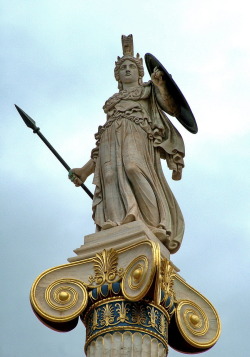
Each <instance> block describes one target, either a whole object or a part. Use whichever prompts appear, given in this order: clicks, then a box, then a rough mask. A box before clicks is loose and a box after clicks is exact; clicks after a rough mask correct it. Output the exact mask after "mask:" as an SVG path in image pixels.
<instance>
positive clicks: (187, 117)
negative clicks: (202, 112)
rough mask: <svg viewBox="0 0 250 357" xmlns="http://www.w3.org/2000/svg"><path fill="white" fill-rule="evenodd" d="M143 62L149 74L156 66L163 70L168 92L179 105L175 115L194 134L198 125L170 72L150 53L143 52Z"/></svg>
mask: <svg viewBox="0 0 250 357" xmlns="http://www.w3.org/2000/svg"><path fill="white" fill-rule="evenodd" d="M145 62H146V66H147V69H148V72H149V74H150V75H151V74H152V73H153V72H154V68H155V67H157V68H158V69H159V70H160V71H162V72H163V79H164V81H165V83H166V86H167V88H168V91H169V93H170V94H171V96H172V97H173V99H174V100H175V101H176V102H177V104H178V105H179V106H180V114H179V115H178V116H177V117H176V118H177V119H178V120H179V122H180V123H181V124H182V125H183V126H184V127H185V128H186V129H187V130H188V131H190V132H191V133H193V134H196V133H197V132H198V127H197V124H196V121H195V117H194V115H193V113H192V111H191V109H190V107H189V105H188V102H187V101H186V99H185V97H184V95H183V94H182V92H181V90H180V89H179V87H178V86H177V84H176V83H175V81H174V80H173V78H172V76H171V74H169V73H168V71H167V70H166V69H165V68H164V66H163V65H162V64H161V62H160V61H158V59H157V58H155V57H154V56H153V55H151V53H146V54H145Z"/></svg>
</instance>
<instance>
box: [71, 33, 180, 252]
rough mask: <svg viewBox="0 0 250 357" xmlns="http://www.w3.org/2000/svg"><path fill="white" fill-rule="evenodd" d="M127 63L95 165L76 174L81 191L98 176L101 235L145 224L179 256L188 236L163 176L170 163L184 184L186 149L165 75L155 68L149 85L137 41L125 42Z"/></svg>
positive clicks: (118, 71) (119, 67) (107, 107)
mask: <svg viewBox="0 0 250 357" xmlns="http://www.w3.org/2000/svg"><path fill="white" fill-rule="evenodd" d="M122 46H123V57H121V58H120V57H118V58H117V61H116V63H115V70H114V74H115V79H116V80H117V82H118V88H119V92H118V93H116V94H114V95H113V96H111V97H110V98H109V99H108V100H107V101H106V103H105V104H104V107H103V109H104V112H105V114H106V115H107V120H106V123H105V124H104V125H103V126H99V128H98V132H97V134H95V138H96V147H95V148H94V149H93V150H92V153H91V159H90V160H89V161H88V162H87V163H86V164H85V165H84V166H83V167H82V168H76V169H73V170H71V172H70V175H69V178H70V179H71V181H72V182H74V184H75V185H76V186H79V185H80V184H81V183H82V182H84V181H85V180H86V178H87V177H88V176H89V175H90V174H92V173H94V179H93V183H94V184H95V186H96V188H95V193H94V199H93V219H94V221H95V224H96V227H97V231H99V230H104V229H109V228H112V227H115V226H118V225H122V224H125V223H129V222H132V221H138V220H140V221H143V222H144V223H145V224H146V225H147V226H148V227H149V229H150V230H151V231H152V232H153V233H154V234H155V235H156V236H157V237H158V238H159V239H160V240H161V241H162V242H163V244H164V245H165V246H166V247H167V248H168V249H169V251H170V253H175V252H176V251H177V250H178V249H179V247H180V244H181V241H182V238H183V234H184V220H183V216H182V213H181V211H180V208H179V205H178V203H177V201H176V199H175V198H174V196H173V193H172V192H171V190H170V188H169V186H168V183H167V181H166V179H165V177H164V175H163V171H162V167H161V159H165V160H166V162H167V165H168V167H169V169H170V170H173V174H172V178H173V179H174V180H180V179H181V172H182V168H183V167H184V163H183V157H184V143H183V140H182V137H181V135H180V134H179V132H178V131H177V129H176V128H175V127H174V126H173V124H172V123H171V122H170V120H169V119H168V117H167V115H166V114H165V112H166V113H168V114H170V115H172V116H177V115H178V112H179V110H180V109H179V107H178V104H177V103H175V101H174V98H172V97H171V95H170V93H169V91H168V88H167V86H166V83H165V82H164V81H163V77H162V75H163V73H162V72H161V71H160V70H159V69H158V68H155V69H154V71H153V73H152V75H151V81H149V82H147V83H144V82H143V80H142V78H143V75H144V69H143V63H142V58H140V56H139V54H137V56H136V57H134V50H133V37H132V35H129V36H127V37H126V36H122Z"/></svg>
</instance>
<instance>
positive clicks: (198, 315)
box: [177, 300, 209, 336]
mask: <svg viewBox="0 0 250 357" xmlns="http://www.w3.org/2000/svg"><path fill="white" fill-rule="evenodd" d="M177 316H178V320H179V324H180V325H181V327H182V329H183V330H186V329H187V330H188V331H189V332H191V334H192V335H195V336H204V335H205V334H206V333H207V332H208V329H209V321H208V317H207V315H206V313H205V311H204V310H202V309H201V308H200V307H199V306H198V305H197V304H195V303H194V302H193V301H188V300H182V301H180V302H179V303H178V307H177Z"/></svg>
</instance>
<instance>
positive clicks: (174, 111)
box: [151, 68, 180, 117]
mask: <svg viewBox="0 0 250 357" xmlns="http://www.w3.org/2000/svg"><path fill="white" fill-rule="evenodd" d="M151 80H152V82H153V84H154V86H155V94H156V98H157V102H158V103H159V105H160V107H161V108H162V109H163V110H164V111H165V112H166V113H168V114H170V115H172V116H174V117H176V116H177V115H178V114H179V113H180V107H179V105H178V103H176V101H175V100H174V98H173V97H172V96H171V94H170V93H169V91H168V88H167V86H166V82H165V81H164V80H163V73H162V72H161V71H160V70H159V69H158V68H155V69H154V72H153V73H152V75H151Z"/></svg>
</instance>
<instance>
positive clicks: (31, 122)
mask: <svg viewBox="0 0 250 357" xmlns="http://www.w3.org/2000/svg"><path fill="white" fill-rule="evenodd" d="M15 107H16V109H17V111H18V113H19V114H20V115H21V117H22V118H23V121H24V122H25V124H26V125H27V126H28V127H29V128H31V129H32V130H33V133H34V134H37V135H38V136H39V138H40V139H41V140H42V141H43V142H44V144H45V145H47V147H48V148H49V149H50V151H52V152H53V154H54V155H55V157H56V158H57V159H58V160H59V161H60V163H61V164H62V165H63V166H64V167H65V169H66V170H67V171H68V172H69V171H70V167H69V165H68V164H67V163H66V162H65V161H64V160H63V158H62V157H61V156H60V155H59V154H58V152H57V151H56V150H55V149H54V148H53V146H52V145H51V144H50V143H49V142H48V140H47V139H46V138H45V137H44V136H43V134H42V133H41V132H40V128H38V127H37V126H36V122H35V120H33V119H32V118H31V117H30V116H29V115H28V114H26V113H25V112H24V111H23V110H22V109H21V108H19V107H18V106H17V105H16V104H15ZM81 187H82V188H83V189H84V191H85V192H86V193H87V194H88V195H89V197H90V198H92V199H93V194H92V192H90V191H89V189H88V188H87V187H86V186H85V185H84V184H83V183H82V184H81Z"/></svg>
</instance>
